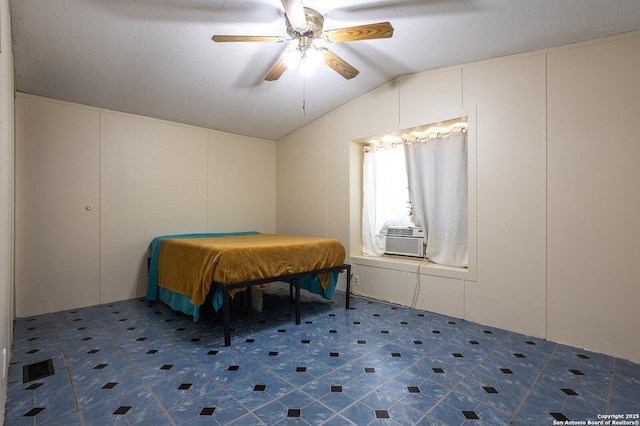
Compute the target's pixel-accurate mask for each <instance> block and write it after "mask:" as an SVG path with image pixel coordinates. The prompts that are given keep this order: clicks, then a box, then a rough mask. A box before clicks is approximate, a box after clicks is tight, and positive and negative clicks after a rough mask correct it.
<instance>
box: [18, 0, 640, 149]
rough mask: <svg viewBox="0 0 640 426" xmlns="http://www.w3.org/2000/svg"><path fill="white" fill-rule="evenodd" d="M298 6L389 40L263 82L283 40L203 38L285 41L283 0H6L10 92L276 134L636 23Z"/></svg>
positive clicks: (500, 3) (554, 1)
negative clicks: (388, 93) (334, 63)
mask: <svg viewBox="0 0 640 426" xmlns="http://www.w3.org/2000/svg"><path fill="white" fill-rule="evenodd" d="M304 5H305V6H307V7H311V8H314V9H316V10H318V11H319V12H320V13H322V14H324V17H325V24H324V28H325V29H334V28H343V27H347V26H353V25H362V24H367V23H373V22H380V21H389V22H391V24H392V25H393V27H394V28H395V32H394V35H393V38H391V39H379V40H366V41H355V42H348V43H334V44H332V45H331V46H328V47H330V49H331V50H333V51H334V52H335V53H337V54H338V55H339V56H340V57H342V58H343V59H345V60H346V61H347V62H349V63H350V64H351V65H353V66H354V67H356V68H357V69H358V70H360V74H359V75H358V76H357V77H355V78H353V79H351V80H345V79H344V78H342V77H341V76H340V75H339V74H337V73H336V72H335V71H333V70H332V69H331V68H329V67H327V66H325V65H323V66H322V67H321V68H319V69H318V70H317V71H316V72H315V74H313V75H312V76H308V77H306V78H305V77H302V76H300V75H298V74H297V73H296V72H295V71H293V70H287V71H286V72H285V73H284V75H283V76H282V77H281V78H280V79H279V80H277V81H273V82H267V81H264V77H265V76H266V74H267V73H268V72H269V70H271V68H272V67H273V66H274V65H275V63H276V62H277V61H278V59H279V58H280V55H282V54H283V53H284V52H285V51H286V50H288V49H290V48H291V47H293V45H291V44H289V43H214V42H213V41H212V40H211V36H212V35H214V34H229V35H240V34H241V35H281V36H287V34H286V31H285V24H284V11H283V6H282V3H281V1H280V0H245V1H241V0H44V1H43V0H12V1H11V14H12V28H13V45H14V61H15V78H16V89H17V90H18V91H20V92H25V93H32V94H36V95H41V96H46V97H50V98H55V99H60V100H65V101H71V102H77V103H81V104H85V105H91V106H96V107H100V108H106V109H111V110H117V111H123V112H129V113H134V114H141V115H145V116H148V117H155V118H161V119H166V120H171V121H176V122H181V123H186V124H193V125H197V126H202V127H207V128H211V129H217V130H222V131H226V132H232V133H238V134H243V135H248V136H257V137H262V138H267V139H274V140H277V139H279V138H281V137H283V136H284V135H286V134H288V133H290V132H292V131H293V130H295V129H297V128H300V127H302V126H303V125H305V124H307V123H308V122H310V121H312V120H314V119H316V118H318V117H320V116H322V115H324V114H326V113H327V112H329V111H331V110H333V109H335V108H336V107H338V106H340V105H343V104H345V103H347V102H349V101H350V100H352V99H355V98H357V97H359V96H361V95H363V94H365V93H366V92H368V91H370V90H372V89H374V88H376V87H378V86H380V85H382V84H384V83H385V82H387V81H389V80H392V79H394V78H396V77H398V76H401V75H404V74H410V73H415V72H419V71H424V70H430V69H435V68H441V67H445V66H450V65H456V64H462V63H467V62H472V61H477V60H482V59H488V58H493V57H498V56H504V55H509V54H514V53H520V52H525V51H530V50H535V49H540V48H545V47H551V46H557V45H561V44H567V43H572V42H577V41H582V40H587V39H592V38H596V37H601V36H605V35H610V34H617V33H622V32H627V31H632V30H637V29H640V1H639V0H422V1H420V0H335V1H326V0H324V1H321V0H305V1H304ZM319 44H322V43H319ZM303 105H304V108H303Z"/></svg>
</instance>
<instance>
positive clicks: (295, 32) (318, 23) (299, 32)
mask: <svg viewBox="0 0 640 426" xmlns="http://www.w3.org/2000/svg"><path fill="white" fill-rule="evenodd" d="M304 16H305V18H306V19H307V27H306V28H305V29H300V28H295V27H293V26H292V25H291V22H289V18H288V17H287V34H289V36H291V38H294V39H297V38H300V37H308V38H311V39H314V38H318V37H320V35H321V34H322V26H323V25H324V17H323V16H322V15H321V14H320V12H318V11H316V10H313V9H311V8H308V7H305V8H304ZM285 17H286V14H285Z"/></svg>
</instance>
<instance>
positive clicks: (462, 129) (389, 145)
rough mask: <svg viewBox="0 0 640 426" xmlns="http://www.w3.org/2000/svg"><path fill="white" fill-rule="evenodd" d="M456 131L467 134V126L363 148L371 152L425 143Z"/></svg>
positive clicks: (378, 143) (373, 144)
mask: <svg viewBox="0 0 640 426" xmlns="http://www.w3.org/2000/svg"><path fill="white" fill-rule="evenodd" d="M457 127H460V130H454V129H456V128H457ZM456 133H462V134H465V133H467V126H455V127H453V128H452V129H451V130H449V131H447V132H431V133H430V134H428V135H427V136H425V137H422V138H419V137H416V138H414V139H405V138H400V137H398V140H397V141H394V142H390V143H389V142H388V141H387V143H385V142H384V141H382V142H377V143H372V144H370V145H369V146H365V147H364V148H363V151H364V152H371V150H377V149H385V148H397V147H398V146H402V145H409V144H412V143H419V144H420V143H425V142H427V141H429V140H433V139H442V138H446V137H449V136H451V135H454V134H456Z"/></svg>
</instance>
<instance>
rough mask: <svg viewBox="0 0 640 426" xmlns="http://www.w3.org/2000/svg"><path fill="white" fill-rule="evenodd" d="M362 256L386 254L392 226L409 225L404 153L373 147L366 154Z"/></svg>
mask: <svg viewBox="0 0 640 426" xmlns="http://www.w3.org/2000/svg"><path fill="white" fill-rule="evenodd" d="M363 186H364V188H363V189H364V198H363V200H362V254H364V255H367V256H380V255H382V254H384V245H385V232H386V229H387V228H388V227H389V226H391V225H401V226H409V225H411V220H410V217H409V209H408V201H409V192H408V184H407V172H406V165H405V155H404V150H403V149H402V148H401V147H397V148H379V149H375V148H370V149H369V150H368V151H365V153H364V165H363Z"/></svg>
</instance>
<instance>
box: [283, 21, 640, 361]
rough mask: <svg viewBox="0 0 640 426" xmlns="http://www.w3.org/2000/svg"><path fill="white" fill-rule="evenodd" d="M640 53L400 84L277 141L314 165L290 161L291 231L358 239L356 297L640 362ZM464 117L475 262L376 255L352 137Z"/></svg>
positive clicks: (636, 45)
mask: <svg viewBox="0 0 640 426" xmlns="http://www.w3.org/2000/svg"><path fill="white" fill-rule="evenodd" d="M639 51H640V33H637V32H636V33H632V34H626V35H622V36H617V37H613V38H607V39H600V40H594V41H592V42H588V43H582V44H574V45H570V46H564V47H561V48H556V49H550V50H545V51H538V52H531V53H528V54H523V55H517V56H512V57H506V58H498V59H495V60H490V61H484V62H481V63H473V64H466V65H463V66H457V67H451V68H447V69H443V70H437V71H432V72H425V73H421V74H416V75H411V76H406V77H403V78H400V79H398V80H395V81H393V82H391V83H389V84H387V85H385V86H383V87H381V88H379V89H377V90H375V91H374V92H371V93H370V94H368V95H366V96H363V97H362V98H360V99H357V100H356V101H354V102H351V103H350V104H348V105H346V106H344V107H342V108H340V109H338V110H336V111H333V112H332V113H330V114H328V115H327V116H325V117H323V118H321V119H319V120H317V121H315V122H314V123H312V124H310V125H308V126H306V127H305V128H303V129H300V130H298V131H296V132H294V133H292V134H290V135H288V136H287V137H285V138H283V139H282V140H281V141H279V142H278V161H279V162H280V161H282V164H285V162H286V163H287V164H291V163H296V162H300V163H302V164H304V168H305V171H310V173H309V174H307V175H305V176H303V177H302V179H304V180H305V182H304V183H303V184H301V183H300V182H299V181H297V180H295V179H292V178H293V174H292V173H291V172H290V171H289V170H285V169H283V167H279V168H278V178H277V181H278V187H277V190H278V194H279V197H278V203H277V211H278V215H277V231H278V232H294V231H295V232H299V231H305V230H308V232H309V233H315V234H318V235H331V236H334V237H338V238H340V239H341V240H342V241H344V243H345V244H346V245H347V246H348V249H349V253H351V262H352V264H353V265H354V268H353V269H354V273H356V274H358V275H359V278H360V279H359V281H360V285H359V286H357V287H355V288H354V291H355V292H356V293H361V294H363V295H367V296H370V297H373V298H376V299H381V300H387V301H391V302H394V303H399V304H402V305H406V306H411V305H414V303H415V306H416V307H418V308H423V309H428V310H431V311H434V312H439V313H442V314H446V315H451V316H454V317H458V318H464V319H467V320H471V321H475V322H479V323H482V324H486V325H490V326H496V327H500V328H504V329H507V330H512V331H516V332H520V333H524V334H527V335H532V336H536V337H542V338H548V339H551V340H554V341H558V342H562V343H567V344H570V345H574V346H578V347H584V348H586V349H588V350H594V351H598V352H602V353H607V354H611V355H614V356H620V357H623V358H627V359H631V360H634V361H640V345H638V344H637V342H638V341H640V332H639V331H638V328H637V326H636V324H638V323H640V310H638V309H637V305H638V303H639V302H640V286H639V285H638V282H640V281H639V280H638V278H637V273H636V271H635V268H634V260H635V259H634V257H636V256H637V254H638V253H640V249H639V247H640V246H639V245H638V244H639V243H638V241H640V233H639V230H640V226H639V225H638V221H637V220H636V219H635V217H636V216H637V211H638V209H640V196H639V194H640V191H638V188H637V182H640V175H639V173H640V172H639V170H640V168H638V167H637V162H638V159H639V158H640V145H639V144H637V138H634V127H633V123H634V121H633V119H634V118H637V117H638V116H639V115H640V104H639V103H638V102H637V99H640V84H639V83H640V82H639V81H638V76H639V75H640V55H638V54H637V52H639ZM460 113H465V114H467V113H468V114H470V117H471V122H470V132H469V138H470V139H469V140H470V166H469V174H470V185H471V186H470V188H471V189H470V192H471V194H470V207H469V209H470V220H471V221H474V223H473V224H470V225H473V226H470V233H471V235H470V237H471V239H472V240H473V242H472V250H473V251H474V255H473V257H474V265H473V266H474V267H473V268H470V271H469V272H463V271H460V270H453V269H450V268H438V267H434V266H433V265H424V264H422V265H421V264H418V263H416V262H415V261H414V262H412V261H406V260H405V261H391V260H387V261H380V260H379V259H371V258H365V257H363V256H361V255H360V247H361V242H360V208H361V198H362V193H361V180H360V179H361V177H360V167H361V166H360V164H361V160H360V158H359V157H360V156H361V149H359V147H357V146H354V145H355V144H354V143H352V142H351V141H353V140H355V139H360V138H363V137H367V136H370V135H376V134H380V133H382V132H390V131H396V130H402V129H404V128H409V127H413V126H416V125H420V124H429V123H432V122H437V121H438V120H441V119H442V118H443V116H444V117H447V116H448V117H449V118H455V117H457V116H459V114H460ZM634 141H636V142H634ZM347 158H349V159H350V163H349V165H348V167H347V166H345V162H346V159H347ZM298 167H299V168H302V166H298ZM329 169H330V170H331V172H329V173H328V172H327V170H329ZM329 190H331V194H329ZM291 191H292V192H293V193H295V199H296V201H297V203H298V204H299V205H302V206H307V207H308V206H313V209H312V214H307V213H308V212H304V211H302V210H296V209H292V208H289V207H288V206H287V204H285V203H286V202H288V201H290V200H292V199H293V197H292V196H289V195H282V194H288V193H289V192H291ZM346 192H348V195H347V194H346ZM347 223H348V224H347ZM634 255H635V256H634ZM416 286H418V293H416Z"/></svg>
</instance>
